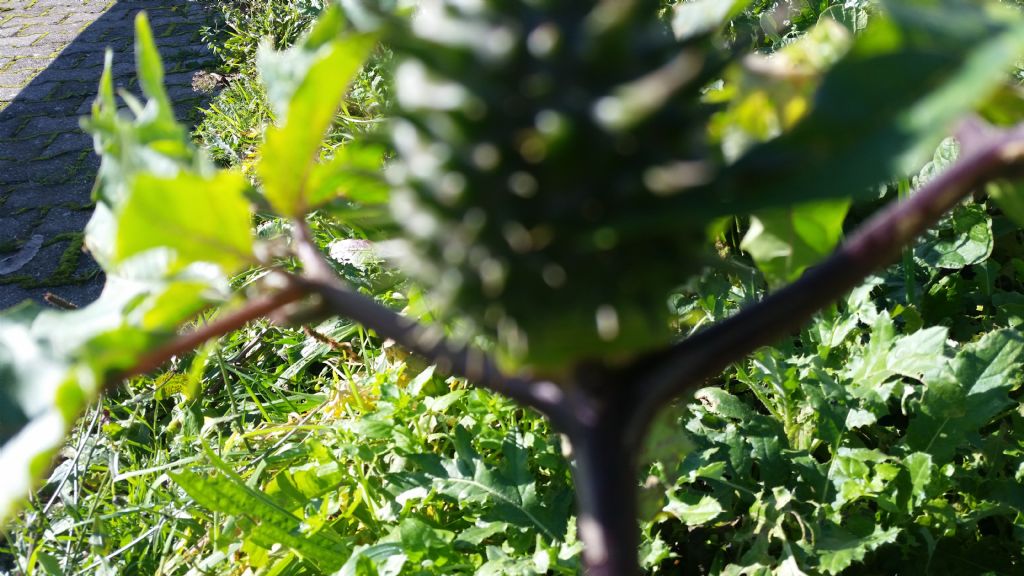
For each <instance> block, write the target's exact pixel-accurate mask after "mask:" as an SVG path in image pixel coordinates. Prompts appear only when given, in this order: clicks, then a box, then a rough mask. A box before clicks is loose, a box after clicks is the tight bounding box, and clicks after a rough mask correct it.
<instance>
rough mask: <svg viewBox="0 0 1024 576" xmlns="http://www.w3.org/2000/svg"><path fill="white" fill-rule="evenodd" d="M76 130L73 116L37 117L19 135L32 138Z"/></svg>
mask: <svg viewBox="0 0 1024 576" xmlns="http://www.w3.org/2000/svg"><path fill="white" fill-rule="evenodd" d="M78 128H79V126H78V118H77V117H74V116H37V117H35V118H33V119H31V120H29V121H28V124H26V125H25V127H24V128H22V129H21V135H23V136H27V137H32V136H36V135H38V134H56V133H59V132H68V131H71V130H78Z"/></svg>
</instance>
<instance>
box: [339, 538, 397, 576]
mask: <svg viewBox="0 0 1024 576" xmlns="http://www.w3.org/2000/svg"><path fill="white" fill-rule="evenodd" d="M406 560H407V558H406V556H405V554H403V553H402V547H401V546H399V545H398V544H394V543H386V544H375V545H373V546H356V549H355V550H354V551H353V552H352V556H350V557H349V559H348V561H347V562H345V565H344V566H342V567H341V569H340V570H338V571H337V572H335V573H334V576H371V575H372V576H398V575H399V574H401V573H402V567H403V566H404V565H405V562H406Z"/></svg>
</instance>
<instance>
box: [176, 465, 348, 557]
mask: <svg viewBox="0 0 1024 576" xmlns="http://www.w3.org/2000/svg"><path fill="white" fill-rule="evenodd" d="M168 475H169V476H170V477H171V479H172V480H174V481H175V482H177V484H178V485H179V486H181V488H182V489H183V490H185V492H186V493H188V495H189V496H191V497H192V498H193V499H194V500H195V501H196V503H198V504H199V505H200V506H204V507H206V508H209V509H210V510H214V511H217V512H221V513H224V514H230V515H233V516H238V517H241V518H244V519H247V520H248V522H242V523H240V524H239V526H240V527H241V528H242V530H243V531H244V532H245V533H246V538H247V539H248V540H251V541H252V542H253V543H255V544H257V545H259V546H260V547H262V548H265V549H267V550H270V549H273V547H274V546H275V545H279V544H280V545H284V546H287V547H288V548H290V549H292V550H293V551H295V552H296V553H298V554H299V555H301V556H302V557H304V558H306V559H308V560H310V561H312V562H314V563H315V564H317V565H318V566H320V567H321V568H323V569H326V570H337V569H338V568H340V567H341V559H342V558H344V557H345V555H346V553H347V549H346V548H347V547H346V545H345V544H344V543H342V542H340V541H337V540H335V539H334V538H331V537H329V535H330V532H329V531H319V532H311V531H309V530H307V529H304V528H303V521H302V519H300V518H297V517H296V516H294V515H293V514H291V513H290V512H288V511H286V510H283V509H281V508H280V507H278V506H276V505H274V504H273V502H272V501H270V500H269V499H268V498H267V497H266V496H265V495H264V494H263V493H261V492H258V491H256V490H254V489H253V488H250V487H249V486H247V485H246V484H245V483H244V482H242V481H241V480H240V479H238V478H236V477H232V476H230V475H227V474H220V473H215V474H213V475H211V476H201V475H199V474H195V473H193V472H189V471H187V470H186V471H182V472H176V473H174V472H172V473H168Z"/></svg>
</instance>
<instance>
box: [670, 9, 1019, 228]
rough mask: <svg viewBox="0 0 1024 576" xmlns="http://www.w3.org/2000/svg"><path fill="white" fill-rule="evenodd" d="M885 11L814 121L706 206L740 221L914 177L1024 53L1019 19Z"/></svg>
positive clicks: (776, 144) (752, 162) (748, 161)
mask: <svg viewBox="0 0 1024 576" xmlns="http://www.w3.org/2000/svg"><path fill="white" fill-rule="evenodd" d="M885 6H886V8H887V10H888V17H887V18H876V19H873V20H872V22H871V24H870V25H869V26H868V28H867V30H865V31H864V33H863V34H860V35H859V36H857V38H856V40H855V42H854V45H853V48H852V49H851V50H850V52H849V53H848V54H847V56H846V57H845V58H843V60H841V61H840V62H839V63H838V64H836V66H834V67H833V68H832V70H831V71H830V72H829V73H828V74H827V75H826V76H825V78H824V80H823V82H822V84H821V87H820V88H819V90H818V91H817V94H816V96H815V98H814V104H813V107H812V109H811V111H810V113H809V114H808V115H807V116H806V117H805V118H804V119H803V120H802V121H801V122H800V123H799V124H798V125H797V126H796V127H795V128H794V129H793V130H792V131H790V132H788V133H786V134H784V135H782V136H780V137H779V138H777V139H775V140H772V141H770V142H768V143H765V144H763V145H760V146H758V147H755V148H754V149H752V150H751V151H750V152H749V153H748V154H746V155H745V156H744V157H743V158H741V159H740V160H739V161H737V162H736V164H735V165H734V166H733V167H732V168H731V169H729V170H728V172H727V173H726V174H725V176H724V180H723V185H722V186H720V187H717V188H716V189H715V190H714V192H713V193H712V194H714V198H708V201H709V202H713V201H715V200H716V199H717V200H719V201H721V202H724V203H725V206H726V207H730V208H731V210H732V211H733V213H736V212H752V211H759V210H762V209H765V208H768V207H773V206H779V205H785V204H791V203H795V202H801V201H807V200H812V199H823V198H845V197H856V196H864V195H865V193H867V192H869V191H870V187H871V186H874V185H877V184H879V183H880V182H884V181H888V180H891V179H892V178H894V177H897V176H900V175H906V174H909V173H911V172H912V171H914V170H916V167H917V166H920V165H921V164H922V163H923V162H924V159H925V154H926V153H928V154H930V152H931V150H932V149H933V147H934V146H935V145H936V144H937V143H938V142H939V140H941V139H942V137H943V136H945V135H946V132H947V131H948V130H949V129H950V128H951V124H952V123H953V122H954V121H955V120H957V119H958V118H960V117H961V116H962V115H963V114H964V113H966V112H968V111H970V110H972V109H974V108H975V107H976V106H978V105H979V104H981V103H982V102H984V101H985V100H986V99H987V98H988V96H989V95H990V94H992V93H993V92H994V91H995V90H996V89H997V88H998V87H999V86H1000V85H1001V84H1002V82H1003V81H1004V79H1005V73H1006V71H1007V70H1008V69H1009V68H1010V66H1011V65H1013V64H1014V63H1015V62H1016V60H1017V59H1018V58H1019V57H1020V55H1021V53H1022V52H1024V21H1022V18H1021V16H1020V14H1019V13H1018V12H1015V11H1013V10H1009V9H1005V10H1004V9H997V8H996V7H993V6H989V5H986V6H984V7H983V6H981V5H977V4H972V3H967V2H942V3H929V4H928V5H923V3H898V2H886V3H885ZM825 183H827V184H825ZM686 201H687V203H688V204H690V205H694V204H697V203H696V202H695V201H694V199H693V198H688V199H687V200H686Z"/></svg>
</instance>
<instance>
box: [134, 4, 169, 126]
mask: <svg viewBox="0 0 1024 576" xmlns="http://www.w3.org/2000/svg"><path fill="white" fill-rule="evenodd" d="M135 66H136V68H137V71H138V76H139V84H140V85H142V91H143V92H144V93H145V94H146V96H148V97H149V98H151V99H152V100H155V101H156V104H157V106H156V108H154V110H155V111H156V112H157V114H159V115H163V116H166V115H170V116H171V117H173V114H174V113H173V111H172V109H171V106H170V99H169V98H168V97H167V91H166V90H165V89H164V65H163V62H161V60H160V53H159V52H158V51H157V48H156V42H155V41H154V40H153V30H152V29H151V28H150V27H149V18H148V17H147V16H146V13H145V12H139V13H138V14H137V15H136V16H135Z"/></svg>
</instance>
